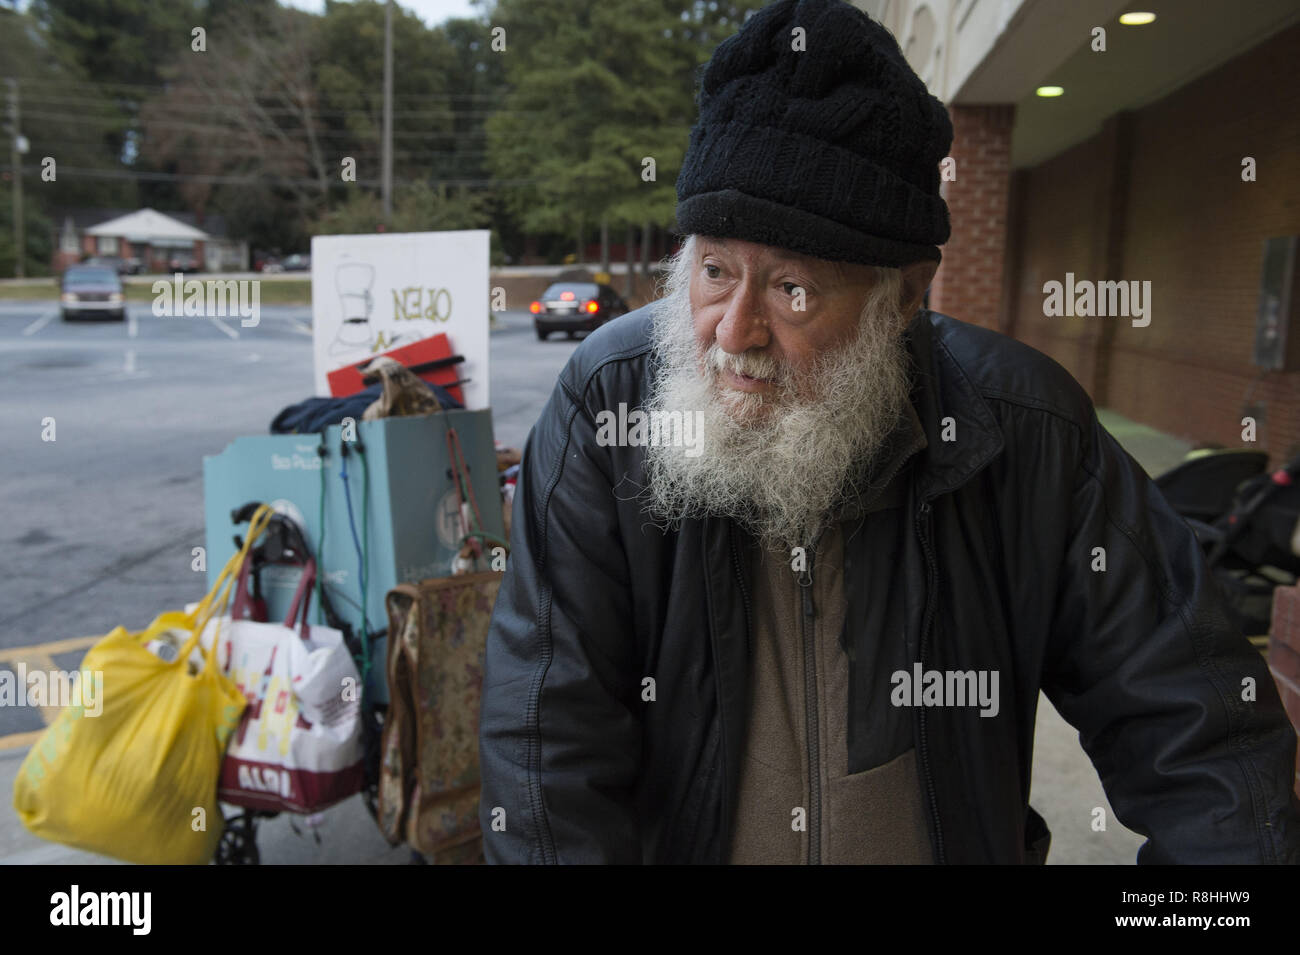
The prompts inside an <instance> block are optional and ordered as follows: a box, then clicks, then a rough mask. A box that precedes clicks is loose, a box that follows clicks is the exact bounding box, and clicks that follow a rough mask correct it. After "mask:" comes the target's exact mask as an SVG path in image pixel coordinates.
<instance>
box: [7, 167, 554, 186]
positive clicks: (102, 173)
mask: <svg viewBox="0 0 1300 955" xmlns="http://www.w3.org/2000/svg"><path fill="white" fill-rule="evenodd" d="M33 172H35V170H33ZM67 173H71V174H72V175H73V178H82V179H134V180H137V181H140V180H143V181H146V182H198V183H209V184H212V185H261V186H265V185H271V186H279V185H290V186H313V187H320V186H321V185H322V183H321V181H320V180H318V179H299V178H289V177H285V176H270V175H257V176H221V175H199V174H187V173H167V172H131V171H129V170H125V169H87V168H82V167H77V166H60V167H59V175H60V176H62V175H65V174H67ZM27 174H28V172H27V170H24V171H23V175H24V176H26V175H27ZM544 181H545V180H542V179H438V180H435V181H434V182H433V184H436V185H447V186H463V187H469V188H483V187H489V186H524V185H533V184H536V183H540V182H544ZM427 182H428V180H424V179H398V180H395V183H396V184H397V185H399V186H410V185H416V184H418V183H427ZM324 185H325V186H336V185H347V186H353V185H356V186H370V187H372V188H378V187H379V180H378V179H357V180H356V181H355V182H347V183H337V182H334V181H332V179H331V181H329V182H326V183H324Z"/></svg>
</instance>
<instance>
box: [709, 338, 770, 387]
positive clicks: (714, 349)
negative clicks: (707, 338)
mask: <svg viewBox="0 0 1300 955" xmlns="http://www.w3.org/2000/svg"><path fill="white" fill-rule="evenodd" d="M705 363H706V365H708V367H710V368H713V369H714V370H715V371H720V372H721V371H729V372H731V373H732V374H734V375H744V376H745V377H747V378H763V379H773V380H776V381H778V382H781V381H784V380H785V378H786V373H785V369H784V368H782V366H781V365H780V363H779V362H777V360H776V359H775V358H773V357H772V356H771V355H765V354H762V353H761V352H755V351H746V352H741V353H740V354H739V355H734V354H732V353H731V352H726V351H723V350H722V348H721V346H719V345H718V343H717V342H714V343H713V344H712V345H710V346H709V351H708V354H707V355H706V357H705Z"/></svg>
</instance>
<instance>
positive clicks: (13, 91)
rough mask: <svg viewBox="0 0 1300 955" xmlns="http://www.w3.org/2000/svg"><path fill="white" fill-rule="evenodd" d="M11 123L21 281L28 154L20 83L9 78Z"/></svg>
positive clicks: (17, 267) (16, 246)
mask: <svg viewBox="0 0 1300 955" xmlns="http://www.w3.org/2000/svg"><path fill="white" fill-rule="evenodd" d="M9 122H10V123H11V124H12V132H13V139H12V140H11V145H10V149H11V153H10V158H11V161H12V164H13V183H14V278H19V279H20V278H23V277H24V276H25V275H26V274H27V271H26V268H25V263H24V259H26V258H27V255H26V253H27V245H26V242H25V240H24V236H23V153H25V152H27V148H26V146H27V143H26V141H25V140H24V139H23V134H22V131H21V130H22V127H21V126H20V125H19V114H18V81H17V80H16V79H14V78H13V77H10V78H9Z"/></svg>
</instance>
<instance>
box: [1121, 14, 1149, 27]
mask: <svg viewBox="0 0 1300 955" xmlns="http://www.w3.org/2000/svg"><path fill="white" fill-rule="evenodd" d="M1155 18H1156V15H1155V14H1154V13H1147V12H1145V11H1141V12H1139V11H1134V12H1132V13H1121V14H1120V15H1119V22H1120V23H1122V24H1124V26H1126V27H1140V26H1142V25H1144V24H1147V23H1152V22H1154V21H1155Z"/></svg>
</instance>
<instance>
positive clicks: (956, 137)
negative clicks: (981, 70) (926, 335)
mask: <svg viewBox="0 0 1300 955" xmlns="http://www.w3.org/2000/svg"><path fill="white" fill-rule="evenodd" d="M949 114H950V115H951V117H952V130H953V141H952V150H951V151H950V153H949V156H950V157H951V158H952V159H953V160H954V163H955V173H956V177H955V178H954V179H951V180H946V181H944V182H943V184H942V192H943V197H944V200H945V201H946V202H947V203H948V214H949V218H950V220H951V223H952V235H951V236H950V237H949V239H948V242H947V244H945V245H944V247H943V250H942V251H943V261H942V262H941V263H940V265H939V271H938V272H937V273H935V277H934V281H933V282H932V283H931V284H930V307H931V308H932V309H934V310H935V311H938V312H945V313H947V314H952V315H954V317H957V318H961V319H963V320H964V321H967V322H971V323H973V324H976V325H983V326H984V327H985V328H993V329H998V328H1000V326H1001V325H1002V324H1003V319H1002V317H1001V311H1002V285H1003V261H1004V256H1005V252H1006V248H1007V199H1008V193H1009V185H1008V184H1009V177H1010V173H1011V127H1012V123H1013V120H1014V119H1015V108H1014V107H1012V106H952V107H950V109H949Z"/></svg>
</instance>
